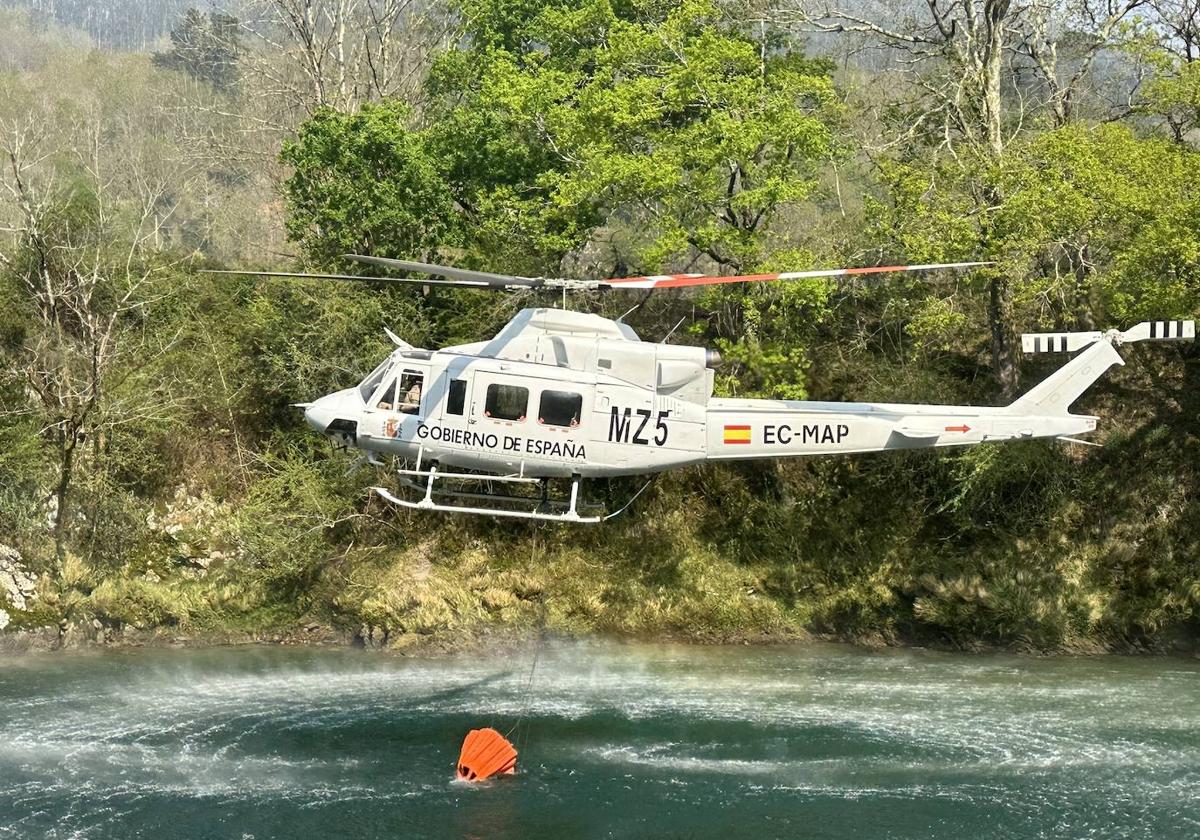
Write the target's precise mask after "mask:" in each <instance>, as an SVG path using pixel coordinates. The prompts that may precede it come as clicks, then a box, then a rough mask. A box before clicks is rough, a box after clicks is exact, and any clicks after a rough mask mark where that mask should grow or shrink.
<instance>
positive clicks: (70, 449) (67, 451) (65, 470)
mask: <svg viewBox="0 0 1200 840" xmlns="http://www.w3.org/2000/svg"><path fill="white" fill-rule="evenodd" d="M74 471H75V436H74V435H71V436H70V437H69V438H68V439H66V440H64V442H63V449H62V452H61V454H60V458H59V473H58V485H57V486H56V487H55V488H54V499H55V501H56V502H57V503H58V509H57V510H56V511H55V513H54V554H55V557H56V558H57V559H58V562H59V564H60V565H61V563H62V560H63V555H64V553H65V550H66V541H67V504H68V502H69V491H70V489H71V478H72V476H73V474H74Z"/></svg>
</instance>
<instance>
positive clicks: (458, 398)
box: [446, 379, 467, 414]
mask: <svg viewBox="0 0 1200 840" xmlns="http://www.w3.org/2000/svg"><path fill="white" fill-rule="evenodd" d="M466 404H467V380H465V379H451V380H450V394H449V396H447V397H446V413H447V414H462V413H463V407H464V406H465V405H466Z"/></svg>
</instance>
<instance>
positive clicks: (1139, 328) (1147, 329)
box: [1121, 321, 1196, 341]
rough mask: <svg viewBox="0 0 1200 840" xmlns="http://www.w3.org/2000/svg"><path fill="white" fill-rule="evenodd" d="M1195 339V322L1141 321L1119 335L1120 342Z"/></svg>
mask: <svg viewBox="0 0 1200 840" xmlns="http://www.w3.org/2000/svg"><path fill="white" fill-rule="evenodd" d="M1195 337H1196V322H1195V321H1142V323H1140V324H1137V325H1135V326H1132V327H1130V328H1129V329H1127V330H1125V332H1123V333H1121V341H1188V340H1191V339H1193V338H1195Z"/></svg>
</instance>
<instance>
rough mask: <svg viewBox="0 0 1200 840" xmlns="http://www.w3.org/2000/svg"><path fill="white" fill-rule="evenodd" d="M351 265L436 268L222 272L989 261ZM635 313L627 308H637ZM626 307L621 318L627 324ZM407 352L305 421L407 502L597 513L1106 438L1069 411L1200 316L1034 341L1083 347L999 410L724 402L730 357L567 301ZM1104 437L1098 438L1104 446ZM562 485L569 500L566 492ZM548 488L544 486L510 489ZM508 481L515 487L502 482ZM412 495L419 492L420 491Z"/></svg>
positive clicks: (576, 283)
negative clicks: (688, 478) (834, 463)
mask: <svg viewBox="0 0 1200 840" xmlns="http://www.w3.org/2000/svg"><path fill="white" fill-rule="evenodd" d="M346 256H347V258H348V259H351V260H355V261H358V262H361V263H367V264H371V265H374V266H379V267H383V268H387V269H392V270H396V269H399V270H401V271H404V272H416V273H421V274H425V275H432V276H433V277H436V278H440V279H434V280H431V279H422V278H415V277H396V276H391V277H366V276H358V275H344V274H303V273H297V272H253V271H247V272H240V271H239V272H217V273H236V274H256V275H266V276H281V277H305V278H317V279H339V280H358V281H395V282H404V283H417V284H422V285H439V286H461V287H469V288H491V289H502V290H514V289H556V290H558V289H561V290H562V291H563V293H564V300H565V294H566V292H567V291H572V290H585V289H663V288H682V287H690V286H701V285H712V284H720V283H746V282H762V281H772V280H793V279H799V278H811V277H837V276H852V275H861V274H876V273H885V272H898V271H929V270H935V269H957V268H970V267H973V266H979V265H986V263H979V262H966V263H941V264H930V265H906V266H872V267H867V268H844V269H829V270H820V271H801V272H784V273H779V274H755V275H734V276H724V277H713V276H704V275H698V274H670V275H653V276H644V277H623V278H613V279H609V280H600V281H585V280H570V279H560V278H545V277H521V276H516V275H505V274H493V273H489V272H481V271H472V270H468V269H461V268H454V267H449V266H441V265H432V264H429V263H420V262H412V261H409V260H393V259H384V258H381V257H371V256H364V255H358V254H348V255H346ZM627 314H628V313H627ZM623 317H624V316H623ZM387 333H388V336H389V337H390V338H391V340H392V341H393V343H394V344H395V345H396V349H395V350H394V351H393V352H392V353H391V354H390V355H389V356H388V357H387V358H386V359H385V360H384V361H383V362H382V363H380V365H379V366H378V367H377V368H375V370H374V371H372V372H371V373H370V374H369V375H368V376H367V377H366V378H365V379H364V380H363V381H362V382H361V383H359V384H358V385H356V386H354V387H352V388H346V389H345V390H342V391H338V392H336V393H333V394H329V395H327V396H324V397H321V398H320V399H318V400H316V401H315V402H312V403H298V404H297V405H298V407H300V408H302V409H304V416H305V419H306V420H307V422H308V424H309V425H310V426H312V428H314V429H315V430H316V431H318V432H320V433H322V434H324V435H327V436H329V437H330V438H331V439H333V440H334V441H335V442H336V443H337V444H338V445H341V446H344V447H347V448H349V447H355V448H357V449H360V450H362V452H363V457H362V459H360V460H365V461H367V462H369V463H372V464H374V465H376V466H383V462H381V461H380V460H379V459H378V456H380V455H385V456H395V457H398V458H399V459H401V461H402V465H401V466H400V468H399V469H398V471H397V473H398V478H399V482H400V485H401V486H402V487H403V488H404V491H401V495H397V494H395V493H393V492H391V491H390V490H388V489H386V488H383V487H374V488H373V490H374V491H375V492H376V493H378V494H379V495H380V496H382V497H383V498H384V499H387V500H388V501H389V502H393V503H395V504H397V505H401V506H403V507H407V508H415V509H418V510H433V511H444V512H448V513H466V514H484V515H491V516H509V517H520V518H526V519H540V520H551V521H565V522H587V523H595V522H601V521H604V520H606V519H610V518H612V517H614V516H617V515H619V514H620V513H621V512H623V511H624V510H625V509H626V508H628V507H629V505H630V504H632V503H633V501H634V500H635V499H636V498H637V497H638V496H639V495H640V494H641V493H642V492H643V491H644V490H645V489H646V487H647V486H649V483H650V481H652V480H653V478H651V479H650V480H648V481H647V482H646V484H644V485H643V486H642V487H641V489H639V490H638V491H637V492H636V493H634V494H633V495H632V496H631V497H630V498H629V499H628V500H627V501H626V502H625V503H624V504H623V505H621V506H620V507H619V508H617V509H616V510H614V511H612V512H607V511H605V510H604V509H603V508H602V507H601V506H597V505H595V504H588V503H585V501H584V500H583V498H582V493H581V485H582V481H583V479H585V478H611V477H615V476H627V475H651V476H652V477H653V476H654V475H656V474H658V473H660V472H662V471H663V470H667V469H671V468H674V467H683V466H687V465H691V464H700V463H704V462H708V461H732V460H743V459H751V458H781V457H794V456H804V455H834V454H850V453H857V452H875V451H880V450H887V449H915V448H924V447H940V446H971V445H974V444H979V443H993V442H999V441H1007V440H1026V439H1030V438H1044V437H1051V438H1058V439H1060V440H1068V441H1073V442H1077V443H1088V441H1081V440H1077V439H1075V438H1074V437H1072V436H1073V435H1077V434H1082V433H1086V432H1091V431H1093V430H1094V429H1095V428H1096V421H1097V418H1096V417H1091V416H1086V415H1077V414H1071V413H1070V411H1069V409H1070V406H1071V404H1072V403H1073V402H1075V400H1076V399H1077V398H1078V397H1079V396H1080V395H1081V394H1082V393H1083V392H1084V391H1085V390H1086V389H1087V388H1088V387H1089V386H1090V385H1091V384H1092V383H1093V382H1095V381H1096V380H1097V379H1098V378H1099V377H1100V376H1101V375H1102V374H1103V373H1104V372H1105V371H1106V370H1108V368H1109V367H1111V366H1113V365H1119V364H1124V362H1123V361H1122V359H1121V356H1120V355H1119V354H1118V353H1117V351H1116V349H1115V346H1116V345H1121V344H1124V343H1128V342H1134V341H1146V340H1152V341H1157V340H1170V341H1174V340H1185V339H1192V338H1194V337H1195V334H1196V325H1195V322H1194V321H1154V322H1144V323H1141V324H1138V325H1136V326H1135V327H1133V328H1131V329H1129V330H1126V331H1124V332H1122V331H1119V330H1108V331H1107V332H1061V333H1036V334H1028V335H1024V336H1022V348H1023V350H1024V351H1025V352H1026V353H1045V352H1060V353H1072V352H1075V351H1079V350H1082V351H1083V352H1081V353H1079V354H1078V355H1077V356H1075V357H1074V358H1073V359H1071V360H1070V361H1069V362H1067V363H1066V364H1065V365H1063V366H1062V367H1061V368H1059V369H1058V370H1057V371H1055V372H1054V373H1052V374H1051V375H1050V376H1048V377H1047V378H1046V379H1045V380H1043V381H1042V382H1040V383H1039V384H1037V385H1035V386H1034V387H1033V388H1032V389H1030V390H1029V391H1028V392H1027V393H1025V394H1024V395H1022V396H1021V397H1020V398H1018V399H1017V400H1016V401H1015V402H1013V403H1011V404H1010V405H1006V406H999V407H976V406H967V405H910V404H893V403H861V402H816V401H808V400H763V399H726V398H720V397H714V396H713V368H714V366H715V365H716V364H717V363H718V362H719V361H720V358H719V356H718V354H717V353H716V352H715V351H712V350H706V349H704V348H702V347H686V346H680V345H675V344H666V343H658V344H656V343H653V342H648V341H642V340H641V339H640V338H638V336H637V335H636V334H635V333H634V331H633V330H632V329H631V328H630V327H629V325H627V324H625V323H622V321H621V320H620V319H617V320H610V319H608V318H603V317H600V316H598V315H593V314H586V313H582V312H574V311H571V310H568V309H566V308H565V305H564V308H563V309H523V310H521V311H520V312H519V313H518V314H517V315H516V316H515V317H514V318H513V319H512V320H511V321H510V322H509V323H508V324H507V326H505V327H504V329H502V330H501V331H500V332H499V333H497V334H496V336H495V337H494V338H492V339H491V340H488V341H481V342H478V343H475V344H463V345H459V346H456V347H445V348H442V349H440V350H422V349H418V348H414V347H413V346H411V345H409V344H408V343H406V342H404V341H403V340H401V339H400V338H399V337H398V336H396V335H395V334H394V333H393V332H391V331H390V330H388V331H387ZM1093 445H1094V444H1093ZM551 479H569V480H570V493H569V495H568V496H567V497H566V498H565V499H564V498H551V496H550V493H549V482H550V480H551ZM522 484H524V485H540V489H541V492H540V494H534V495H530V494H528V493H526V494H521V493H520V492H511V491H512V489H513V488H514V486H515V485H522ZM498 487H500V488H503V487H507V488H509V492H503V491H502V490H501V489H498ZM406 496H408V497H406Z"/></svg>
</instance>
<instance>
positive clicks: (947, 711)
mask: <svg viewBox="0 0 1200 840" xmlns="http://www.w3.org/2000/svg"><path fill="white" fill-rule="evenodd" d="M533 663H534V649H533V648H528V649H522V650H517V651H509V652H508V653H505V654H502V655H499V654H498V655H493V656H483V655H471V656H465V655H464V656H457V657H453V658H442V659H420V658H407V657H401V656H395V655H386V654H385V655H381V654H373V653H369V652H364V651H354V650H310V649H294V648H234V649H214V650H203V651H178V650H148V651H131V652H118V653H99V654H96V653H93V654H60V655H52V656H27V657H16V658H10V659H0V724H2V725H0V731H2V741H0V838H10V837H19V838H25V837H30V838H34V837H37V838H41V837H50V838H68V837H70V838H101V837H104V838H109V837H111V838H156V840H157V839H158V838H237V840H243V839H244V838H259V839H260V840H261V838H301V837H396V838H417V837H437V838H440V837H449V838H534V837H547V838H571V837H585V838H591V837H597V838H598V837H648V838H649V837H653V838H671V837H678V838H690V837H696V838H704V837H753V838H770V837H803V838H929V837H946V838H972V837H979V838H982V837H989V838H990V837H1022V838H1034V837H1046V838H1091V837H1094V838H1125V837H1131V838H1132V837H1137V838H1142V837H1145V838H1175V837H1178V838H1196V837H1200V662H1198V661H1195V660H1173V659H1159V658H1122V657H1103V658H1092V659H1073V658H1056V659H1032V658H1020V657H1011V656H996V655H987V656H967V655H952V654H944V653H932V652H922V651H882V652H873V651H872V652H869V651H862V650H858V649H853V648H848V647H841V646H834V645H804V646H787V647H744V646H739V647H725V648H694V647H681V646H664V645H645V644H617V643H611V642H590V643H573V644H565V643H556V644H552V645H549V646H547V647H544V648H543V649H542V650H541V654H540V658H539V659H538V661H537V667H536V669H531V666H532V665H533ZM531 673H532V675H533V679H532V683H530V679H529V678H530V674H531ZM482 725H494V726H496V727H497V728H498V729H500V730H501V731H507V730H509V729H510V728H511V727H513V726H514V725H516V726H517V728H516V731H515V733H514V740H516V742H517V745H518V747H519V748H520V751H521V757H520V760H519V763H518V770H519V773H518V775H517V776H515V777H512V778H506V779H501V780H499V781H495V782H488V783H485V784H478V785H467V784H462V783H457V782H453V781H452V780H451V775H452V771H453V766H454V763H455V758H456V757H457V753H458V747H459V744H460V743H461V740H462V737H463V735H464V734H465V733H466V732H467V730H468V729H470V728H472V727H476V726H482Z"/></svg>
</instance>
